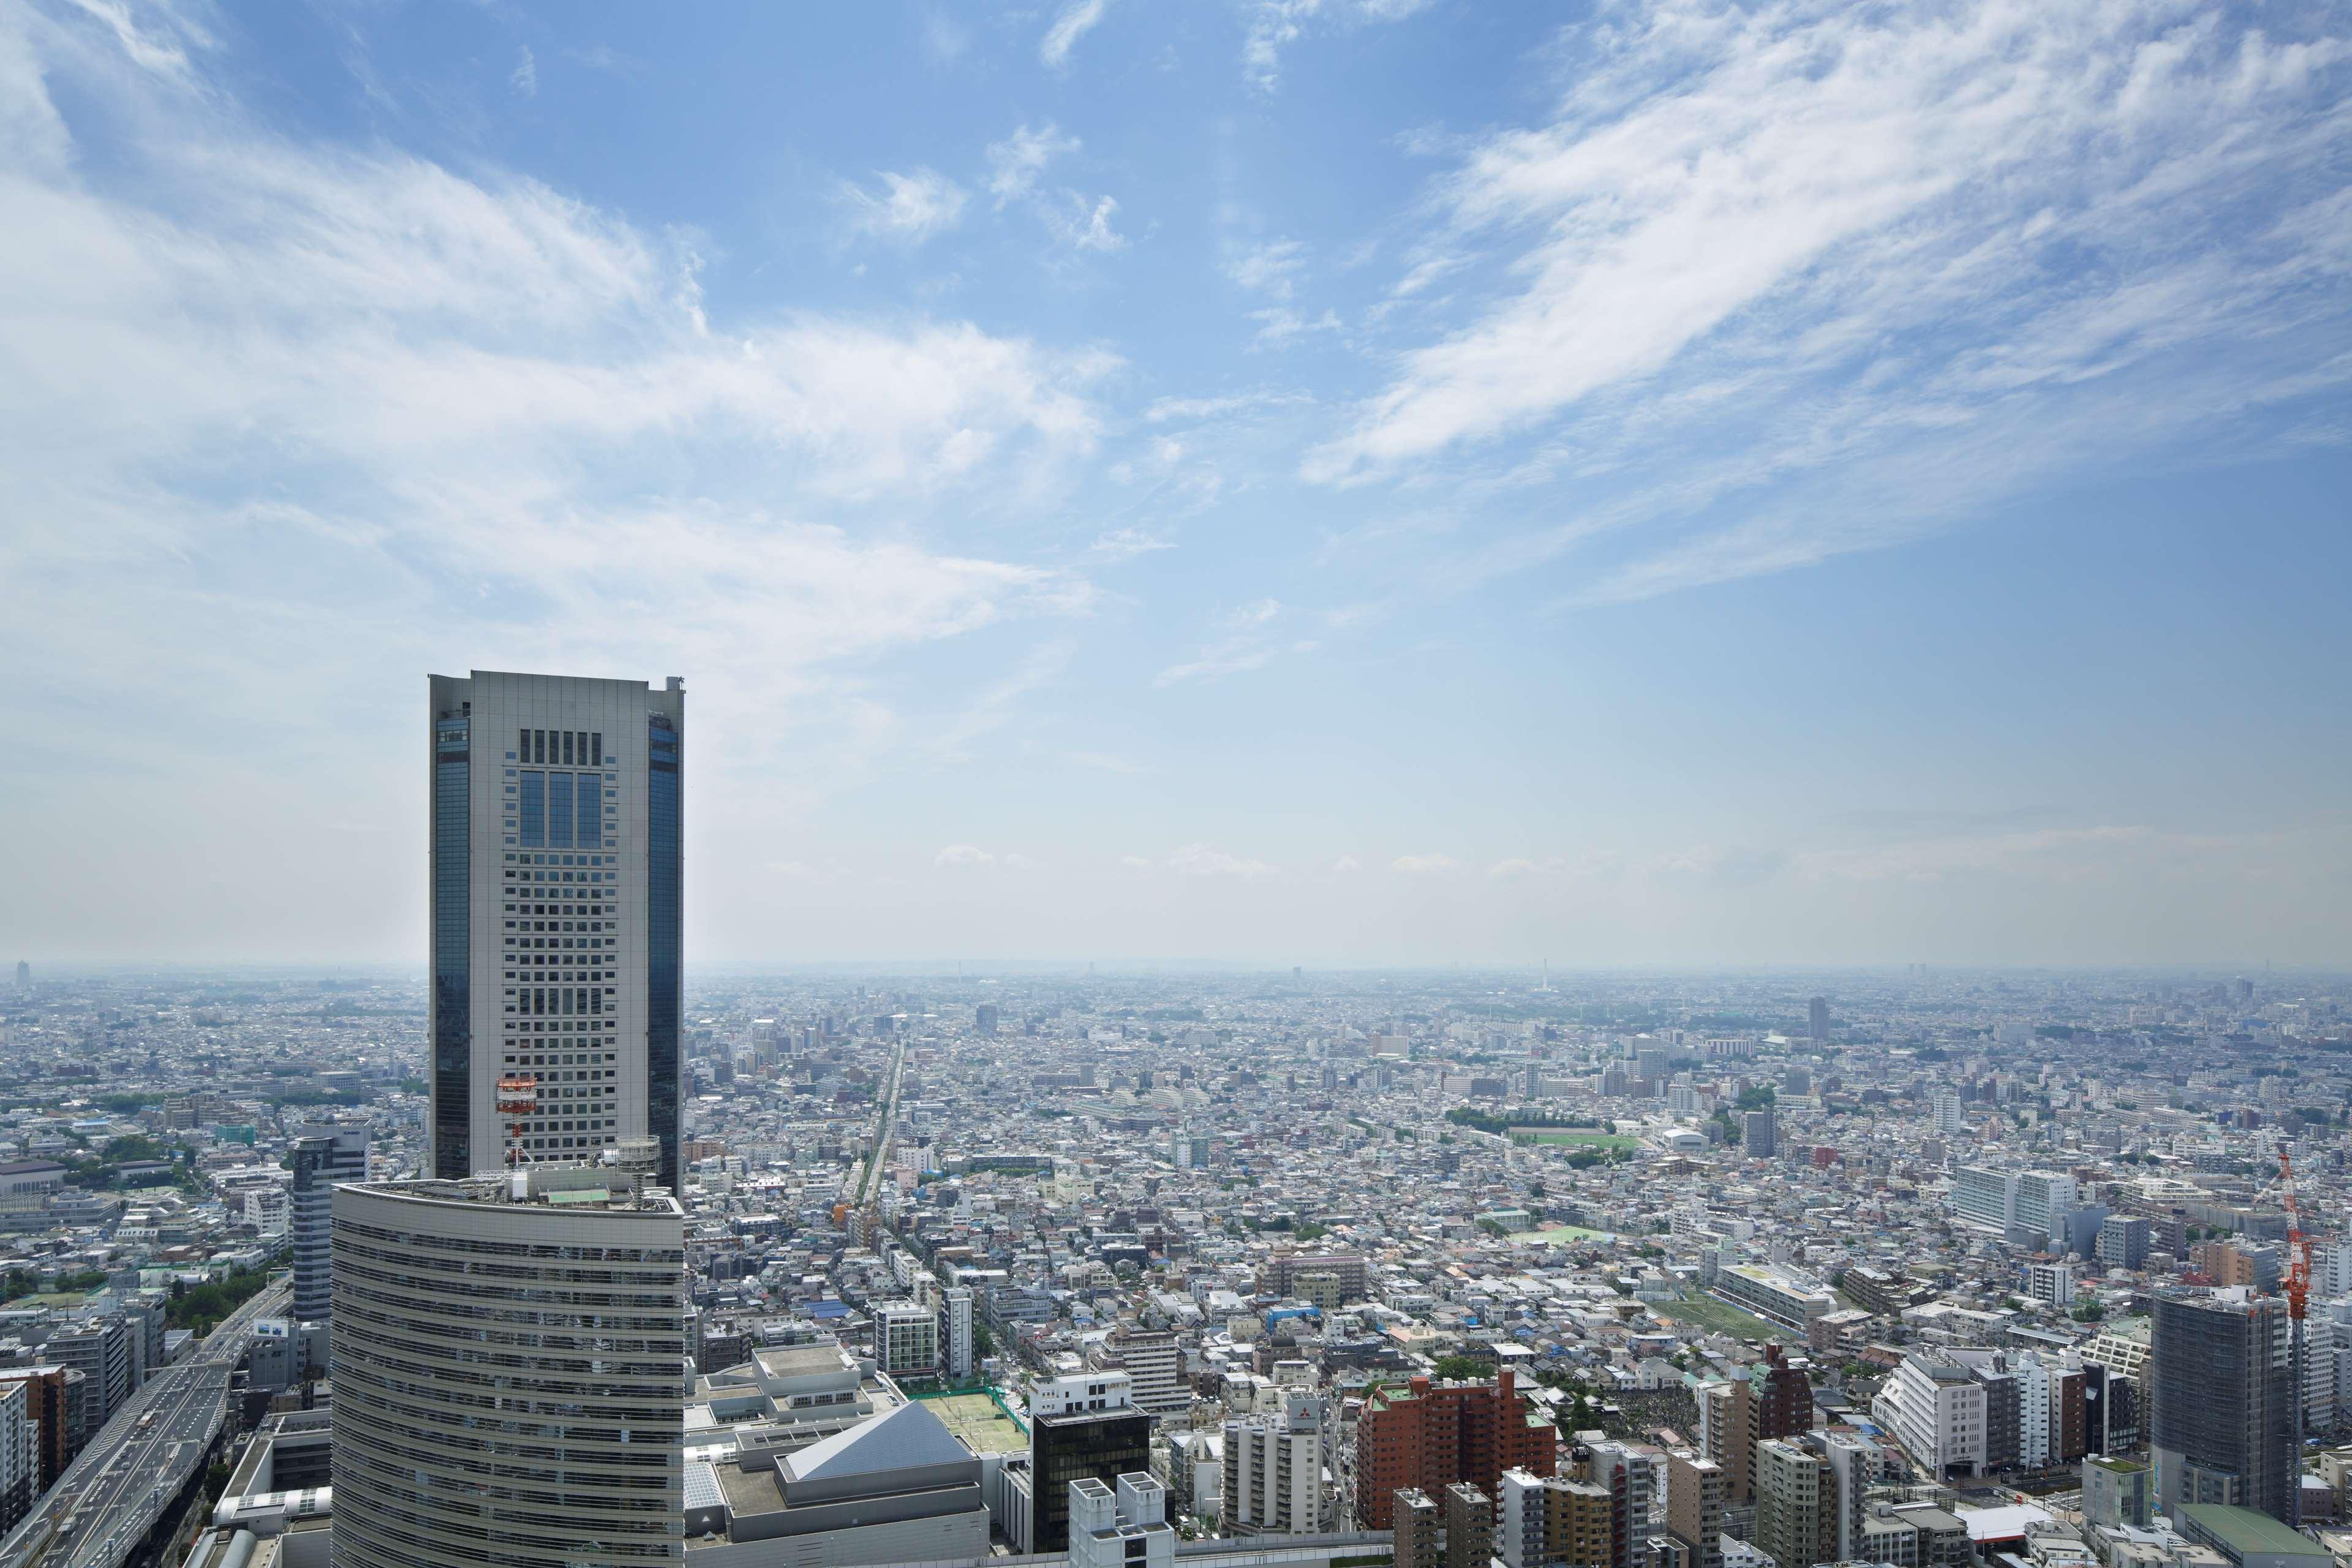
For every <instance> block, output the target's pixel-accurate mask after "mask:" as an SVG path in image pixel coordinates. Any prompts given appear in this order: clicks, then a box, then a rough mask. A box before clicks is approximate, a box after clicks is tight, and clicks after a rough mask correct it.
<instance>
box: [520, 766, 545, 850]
mask: <svg viewBox="0 0 2352 1568" xmlns="http://www.w3.org/2000/svg"><path fill="white" fill-rule="evenodd" d="M522 841H523V842H524V843H525V844H528V845H530V846H531V847H534V848H539V847H544V846H545V845H546V843H547V775H546V774H545V773H524V774H523V775H522Z"/></svg>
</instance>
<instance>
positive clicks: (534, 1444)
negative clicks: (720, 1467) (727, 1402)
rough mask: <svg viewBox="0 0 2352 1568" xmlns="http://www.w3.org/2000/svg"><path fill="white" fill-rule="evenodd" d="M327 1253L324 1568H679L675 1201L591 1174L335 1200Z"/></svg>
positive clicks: (648, 1152) (606, 1173)
mask: <svg viewBox="0 0 2352 1568" xmlns="http://www.w3.org/2000/svg"><path fill="white" fill-rule="evenodd" d="M655 1158H656V1156H655V1153H654V1151H653V1150H652V1149H651V1148H650V1146H647V1147H646V1148H645V1150H644V1154H643V1160H644V1164H645V1166H646V1168H647V1170H648V1171H649V1170H650V1167H651V1166H652V1164H653V1163H654V1160H655ZM333 1234H334V1247H333V1294H334V1304H333V1310H332V1312H331V1341H332V1343H333V1347H334V1349H333V1368H334V1379H335V1401H334V1489H335V1516H334V1560H335V1563H336V1568H436V1565H446V1568H480V1565H481V1564H482V1563H507V1564H511V1565H513V1568H592V1565H603V1564H610V1565H612V1568H625V1565H631V1568H643V1564H645V1563H677V1562H679V1561H680V1560H681V1559H682V1558H683V1556H684V1554H685V1536H684V1517H685V1516H684V1511H683V1510H684V1508H685V1497H684V1468H683V1466H684V1457H683V1454H682V1451H681V1450H682V1446H683V1444H684V1442H685V1435H686V1432H685V1429H686V1389H685V1384H684V1372H683V1369H684V1368H685V1366H686V1358H687V1331H686V1323H687V1305H686V1217H685V1215H684V1213H683V1211H681V1210H680V1209H679V1207H678V1205H677V1200H676V1199H675V1198H673V1197H671V1196H670V1195H669V1194H667V1192H664V1191H659V1190H648V1189H647V1188H646V1186H645V1185H644V1184H642V1183H641V1182H640V1181H638V1180H637V1179H636V1178H635V1176H634V1175H633V1174H632V1173H629V1172H626V1171H614V1170H610V1169H605V1168H599V1167H594V1166H586V1165H541V1166H537V1167H533V1168H530V1169H528V1170H525V1171H522V1172H519V1173H516V1174H515V1175H513V1176H511V1177H507V1176H485V1177H480V1178H477V1179H473V1180H469V1181H464V1182H440V1181H415V1182H383V1183H376V1184H369V1185H363V1186H357V1185H345V1186H341V1187H338V1188H337V1189H336V1190H335V1196H334V1233H333Z"/></svg>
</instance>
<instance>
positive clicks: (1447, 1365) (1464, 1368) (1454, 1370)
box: [1435, 1355, 1495, 1383]
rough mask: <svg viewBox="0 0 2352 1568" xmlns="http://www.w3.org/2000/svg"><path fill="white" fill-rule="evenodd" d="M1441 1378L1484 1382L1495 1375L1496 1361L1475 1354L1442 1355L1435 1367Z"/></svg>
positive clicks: (1461, 1381) (1466, 1381)
mask: <svg viewBox="0 0 2352 1568" xmlns="http://www.w3.org/2000/svg"><path fill="white" fill-rule="evenodd" d="M1435 1371H1436V1374H1437V1375H1438V1376H1439V1377H1440V1378H1451V1379H1453V1380H1454V1381H1455V1382H1459V1383H1482V1382H1484V1381H1486V1379H1487V1378H1490V1377H1492V1376H1494V1375H1495V1363H1493V1362H1491V1361H1486V1360H1483V1359H1481V1358H1480V1357H1477V1356H1474V1355H1442V1356H1439V1357H1438V1358H1437V1365H1436V1368H1435Z"/></svg>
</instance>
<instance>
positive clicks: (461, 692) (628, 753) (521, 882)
mask: <svg viewBox="0 0 2352 1568" xmlns="http://www.w3.org/2000/svg"><path fill="white" fill-rule="evenodd" d="M428 686H429V691H430V704H429V708H428V711H429V713H430V715H431V720H432V728H431V742H432V748H433V750H432V758H433V761H432V778H433V784H432V797H431V799H432V808H431V811H430V813H429V816H428V820H429V823H430V827H429V837H428V838H427V849H428V856H429V863H430V866H431V873H432V876H431V912H430V931H431V946H432V951H431V973H432V998H431V1004H430V1010H429V1011H430V1022H429V1029H430V1035H431V1042H432V1045H431V1053H430V1055H431V1064H432V1073H431V1076H432V1092H433V1132H432V1136H433V1154H432V1173H433V1174H434V1175H436V1176H439V1177H441V1178H443V1179H445V1180H451V1181H454V1180H457V1179H459V1178H462V1177H465V1176H469V1175H474V1174H477V1173H481V1172H485V1171H490V1170H495V1169H497V1168H498V1167H499V1165H500V1164H501V1163H503V1161H504V1157H505V1149H506V1142H507V1129H506V1126H505V1125H504V1123H503V1122H502V1121H501V1119H500V1117H499V1109H498V1084H499V1078H500V1077H502V1076H506V1075H528V1076H530V1077H531V1078H534V1079H537V1080H538V1093H537V1096H536V1105H535V1107H534V1109H533V1110H531V1111H530V1114H529V1116H528V1117H527V1118H526V1119H525V1126H524V1132H523V1138H522V1142H523V1146H524V1152H525V1153H526V1155H528V1157H530V1158H531V1159H534V1160H562V1159H567V1158H575V1157H579V1156H581V1155H583V1154H585V1153H589V1152H593V1151H595V1150H598V1149H602V1148H605V1147H607V1146H609V1145H611V1144H614V1143H615V1142H619V1141H620V1140H621V1139H624V1138H635V1137H647V1138H653V1139H655V1140H656V1141H657V1142H659V1144H660V1148H661V1158H660V1163H659V1167H658V1173H659V1178H660V1182H661V1184H662V1185H664V1186H666V1187H668V1188H669V1189H670V1190H671V1191H673V1192H675V1191H677V1184H678V1142H679V1121H678V1116H679V1099H680V1088H679V1082H680V1080H679V1072H680V1058H679V1052H678V1033H679V1028H680V1023H681V1019H680V1013H679V1007H680V1002H679V994H678V967H679V963H680V961H681V951H680V940H679V929H680V928H679V916H680V910H681V903H680V899H681V890H682V889H681V862H680V854H681V847H682V826H683V825H682V822H681V806H680V783H681V779H680V773H679V769H680V767H681V766H682V765H683V761H684V759H683V755H682V751H683V742H684V736H685V731H686V691H685V688H684V685H683V683H682V682H681V681H679V680H678V679H677V677H675V676H673V677H671V678H670V680H669V683H668V686H667V689H662V690H658V691H657V690H654V689H651V688H649V687H647V686H646V684H645V683H644V682H643V681H637V680H590V679H578V678H574V677H570V676H557V675H509V674H502V673H497V672H492V671H485V670H476V671H475V672H474V673H473V674H472V675H471V676H470V677H465V678H459V677H454V676H442V675H436V676H432V677H430V678H429V679H428Z"/></svg>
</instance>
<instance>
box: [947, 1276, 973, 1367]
mask: <svg viewBox="0 0 2352 1568" xmlns="http://www.w3.org/2000/svg"><path fill="white" fill-rule="evenodd" d="M941 1300H942V1305H941V1309H940V1315H941V1316H942V1317H944V1318H945V1319H946V1320H947V1331H948V1334H947V1339H948V1346H947V1350H948V1353H947V1363H948V1381H949V1382H950V1383H969V1382H971V1375H972V1373H974V1372H975V1371H977V1370H978V1366H977V1363H978V1357H976V1356H975V1355H974V1354H973V1352H972V1338H971V1288H970V1287H969V1286H964V1285H956V1286H951V1287H950V1289H949V1290H948V1292H947V1294H946V1295H945V1296H944V1297H943V1298H942V1299H941Z"/></svg>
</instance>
